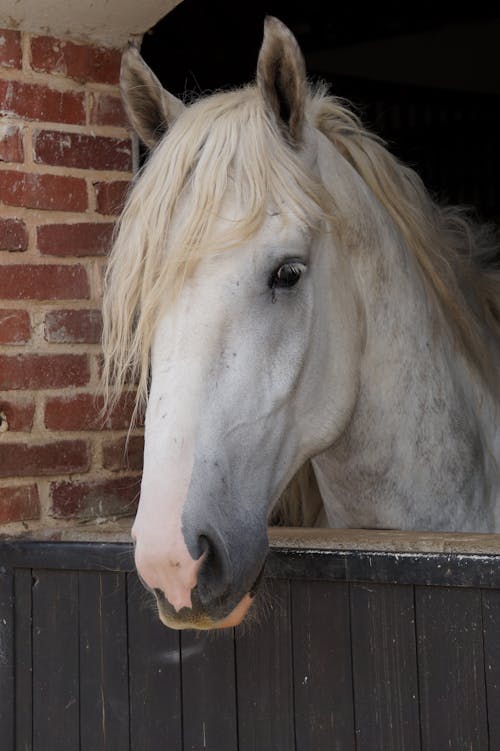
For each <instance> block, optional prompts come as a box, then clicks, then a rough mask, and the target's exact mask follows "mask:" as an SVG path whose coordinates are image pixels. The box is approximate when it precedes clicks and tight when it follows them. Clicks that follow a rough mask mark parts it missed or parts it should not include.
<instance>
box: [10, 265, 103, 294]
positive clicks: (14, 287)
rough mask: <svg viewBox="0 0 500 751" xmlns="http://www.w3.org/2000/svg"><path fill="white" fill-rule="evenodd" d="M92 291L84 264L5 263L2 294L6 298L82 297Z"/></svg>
mask: <svg viewBox="0 0 500 751" xmlns="http://www.w3.org/2000/svg"><path fill="white" fill-rule="evenodd" d="M89 295H90V290H89V282H88V278H87V272H86V270H85V269H84V267H83V266H81V265H80V264H76V265H74V266H59V265H52V266H49V265H33V264H27V265H26V266H22V265H20V264H16V265H9V266H4V267H3V269H2V273H1V274H0V298H3V299H4V300H81V299H87V298H88V297H89Z"/></svg>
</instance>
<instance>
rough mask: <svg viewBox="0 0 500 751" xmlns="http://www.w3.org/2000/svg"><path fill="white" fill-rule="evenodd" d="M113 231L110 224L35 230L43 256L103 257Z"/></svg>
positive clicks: (64, 226)
mask: <svg viewBox="0 0 500 751" xmlns="http://www.w3.org/2000/svg"><path fill="white" fill-rule="evenodd" d="M113 229H114V224H113V223H112V222H105V223H102V224H93V223H91V222H77V223H74V224H44V225H41V226H40V227H38V229H37V246H38V249H39V251H40V253H43V255H51V256H78V257H80V256H104V255H106V253H107V252H108V250H109V249H110V247H111V240H112V236H113Z"/></svg>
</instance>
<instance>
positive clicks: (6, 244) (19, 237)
mask: <svg viewBox="0 0 500 751" xmlns="http://www.w3.org/2000/svg"><path fill="white" fill-rule="evenodd" d="M27 248H28V230H27V229H26V225H25V223H24V222H23V221H21V219H0V250H8V251H11V252H14V251H15V252H18V251H24V250H27Z"/></svg>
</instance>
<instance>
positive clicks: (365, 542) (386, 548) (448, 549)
mask: <svg viewBox="0 0 500 751" xmlns="http://www.w3.org/2000/svg"><path fill="white" fill-rule="evenodd" d="M268 533H269V542H270V544H271V547H272V548H280V549H285V548H286V549H299V550H359V551H361V550H364V551H380V552H393V553H405V552H411V553H424V552H425V553H463V554H471V555H488V554H492V555H500V535H497V534H483V533H474V534H471V533H465V532H407V531H401V530H397V529H326V528H319V527H314V528H310V529H308V528H306V527H270V528H269V530H268Z"/></svg>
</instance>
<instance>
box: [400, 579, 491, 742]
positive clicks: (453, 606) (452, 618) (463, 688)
mask: <svg viewBox="0 0 500 751" xmlns="http://www.w3.org/2000/svg"><path fill="white" fill-rule="evenodd" d="M415 597H416V599H415V604H416V618H417V638H418V664H419V679H420V703H421V727H422V749H423V751H435V749H447V748H450V749H473V750H474V751H483V750H484V751H486V750H487V749H488V748H489V744H488V727H487V715H486V690H485V677H484V652H483V633H482V612H481V592H480V591H478V590H472V589H469V590H468V589H454V588H445V587H432V588H430V587H429V588H426V587H417V589H416V593H415Z"/></svg>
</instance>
